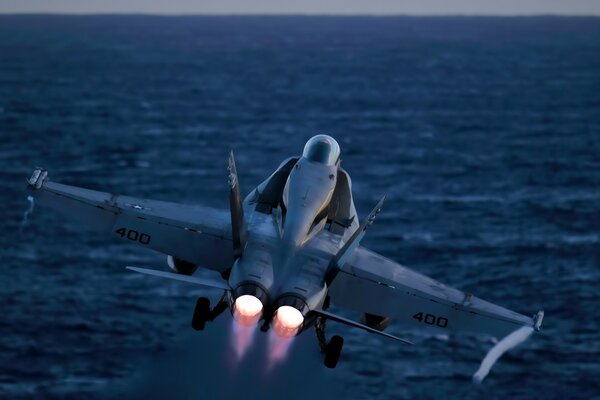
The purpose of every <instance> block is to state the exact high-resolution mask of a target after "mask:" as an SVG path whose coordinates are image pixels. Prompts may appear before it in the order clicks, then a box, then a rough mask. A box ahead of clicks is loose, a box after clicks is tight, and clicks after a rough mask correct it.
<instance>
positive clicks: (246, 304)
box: [233, 294, 263, 326]
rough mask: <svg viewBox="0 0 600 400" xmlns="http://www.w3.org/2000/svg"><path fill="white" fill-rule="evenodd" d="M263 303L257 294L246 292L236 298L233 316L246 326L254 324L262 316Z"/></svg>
mask: <svg viewBox="0 0 600 400" xmlns="http://www.w3.org/2000/svg"><path fill="white" fill-rule="evenodd" d="M262 311H263V304H262V302H261V301H260V300H259V299H258V298H257V297H255V296H252V295H251V294H245V295H243V296H240V297H238V298H237V299H235V303H234V304H233V318H235V320H236V321H238V322H239V323H240V324H242V325H244V326H252V325H254V324H256V323H257V322H258V320H259V319H260V317H261V316H262Z"/></svg>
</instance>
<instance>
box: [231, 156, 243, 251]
mask: <svg viewBox="0 0 600 400" xmlns="http://www.w3.org/2000/svg"><path fill="white" fill-rule="evenodd" d="M227 172H228V173H229V209H230V211H231V236H232V239H233V258H234V260H237V259H238V258H240V257H241V255H242V253H243V251H244V246H245V245H246V236H247V231H246V222H245V220H244V207H243V204H242V196H241V194H240V185H239V182H238V176H237V169H236V167H235V158H234V157H233V151H231V152H230V153H229V163H228V166H227Z"/></svg>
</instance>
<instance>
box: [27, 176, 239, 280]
mask: <svg viewBox="0 0 600 400" xmlns="http://www.w3.org/2000/svg"><path fill="white" fill-rule="evenodd" d="M28 189H29V192H30V193H31V195H32V196H34V198H35V199H36V202H38V203H40V204H42V205H48V206H50V207H52V208H54V209H55V210H57V211H59V212H61V213H62V214H64V215H65V216H66V217H69V218H71V219H74V220H76V221H78V222H80V223H81V225H82V226H84V227H87V228H90V229H92V230H95V231H100V232H104V233H110V234H112V235H113V236H114V237H116V238H118V239H121V240H123V241H126V242H128V243H135V244H138V245H141V246H144V247H149V248H151V249H154V250H157V251H159V252H161V253H164V254H168V255H171V256H173V257H176V258H180V259H182V260H185V261H188V262H191V263H193V264H196V265H199V266H200V267H204V268H210V269H213V270H217V271H219V272H222V271H224V270H226V269H227V268H229V267H231V265H232V263H233V244H232V241H231V225H230V216H229V211H228V210H222V211H221V210H215V209H211V208H207V207H201V206H191V205H182V204H176V203H169V202H164V201H157V200H146V199H137V198H134V197H129V196H121V195H116V194H111V193H106V192H99V191H95V190H89V189H83V188H79V187H75V186H69V185H63V184H60V183H56V182H51V181H49V180H48V179H47V172H46V171H45V170H43V169H39V168H38V169H36V170H35V171H34V174H33V175H32V177H31V178H30V179H29V180H28Z"/></svg>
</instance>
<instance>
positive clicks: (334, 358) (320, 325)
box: [315, 317, 344, 368]
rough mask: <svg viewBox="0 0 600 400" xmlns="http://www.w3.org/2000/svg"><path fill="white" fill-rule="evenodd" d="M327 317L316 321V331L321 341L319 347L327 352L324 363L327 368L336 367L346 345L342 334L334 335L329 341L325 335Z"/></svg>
mask: <svg viewBox="0 0 600 400" xmlns="http://www.w3.org/2000/svg"><path fill="white" fill-rule="evenodd" d="M325 321H326V320H325V319H324V318H321V317H319V318H317V321H316V323H315V333H316V335H317V340H318V341H319V347H320V348H321V353H323V354H325V361H324V364H325V366H326V367H327V368H335V366H336V365H337V363H338V360H339V359H340V354H341V353H342V347H343V346H344V338H343V337H341V336H337V335H336V336H333V337H332V338H331V340H330V341H329V342H327V338H326V336H325Z"/></svg>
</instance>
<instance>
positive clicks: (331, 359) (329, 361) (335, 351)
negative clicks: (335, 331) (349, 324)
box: [325, 336, 344, 368]
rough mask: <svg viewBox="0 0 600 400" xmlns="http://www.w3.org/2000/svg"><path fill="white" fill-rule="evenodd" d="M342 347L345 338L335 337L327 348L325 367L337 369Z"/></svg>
mask: <svg viewBox="0 0 600 400" xmlns="http://www.w3.org/2000/svg"><path fill="white" fill-rule="evenodd" d="M342 346H344V338H343V337H341V336H334V337H332V338H331V340H330V341H329V343H327V346H326V347H325V366H326V367H327V368H335V366H336V365H337V363H338V360H339V359H340V354H341V353H342Z"/></svg>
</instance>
